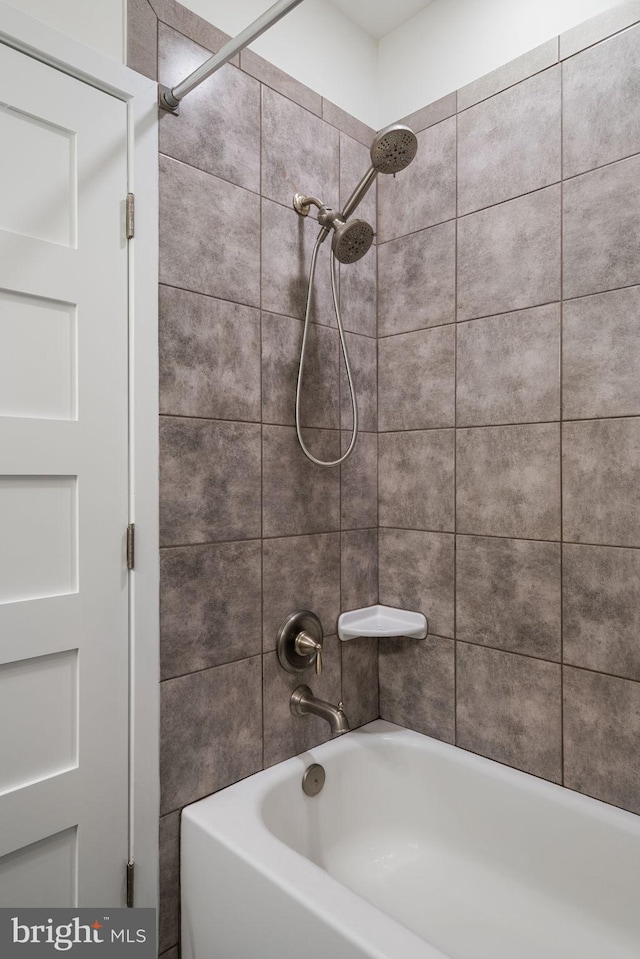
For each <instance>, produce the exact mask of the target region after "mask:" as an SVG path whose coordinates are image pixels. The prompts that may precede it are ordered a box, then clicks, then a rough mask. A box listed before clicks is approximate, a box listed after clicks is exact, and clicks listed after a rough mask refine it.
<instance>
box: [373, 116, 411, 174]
mask: <svg viewBox="0 0 640 959" xmlns="http://www.w3.org/2000/svg"><path fill="white" fill-rule="evenodd" d="M417 152H418V138H417V137H416V135H415V133H414V132H413V130H411V129H410V127H406V126H404V124H402V123H393V124H392V125H391V126H389V127H385V128H384V130H380V132H379V133H377V134H376V135H375V137H374V140H373V143H372V144H371V166H372V167H373V169H374V170H375V171H376V173H399V172H400V171H401V170H404V169H405V167H408V166H409V164H410V163H411V161H412V160H413V158H414V157H415V155H416V153H417Z"/></svg>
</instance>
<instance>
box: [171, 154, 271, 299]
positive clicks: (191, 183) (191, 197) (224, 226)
mask: <svg viewBox="0 0 640 959" xmlns="http://www.w3.org/2000/svg"><path fill="white" fill-rule="evenodd" d="M160 282H161V283H166V284H168V285H169V286H177V287H180V288H181V289H186V290H193V291H195V292H196V293H207V294H208V295H209V296H217V297H220V298H221V299H223V300H233V301H234V302H235V303H246V304H247V305H248V306H259V305H260V199H259V197H257V196H256V195H255V194H253V193H249V192H248V191H247V190H243V189H241V188H240V187H238V186H235V185H234V184H232V183H228V182H227V181H226V180H221V179H220V178H219V177H214V176H211V174H209V173H204V172H203V171H202V170H196V169H194V168H193V167H190V166H186V164H184V163H180V162H178V161H177V160H172V159H170V158H169V157H164V156H161V157H160Z"/></svg>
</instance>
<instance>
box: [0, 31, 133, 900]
mask: <svg viewBox="0 0 640 959" xmlns="http://www.w3.org/2000/svg"><path fill="white" fill-rule="evenodd" d="M126 192H127V113H126V105H125V104H124V103H123V102H122V101H120V100H117V99H115V98H114V97H110V96H108V95H107V94H105V93H103V92H100V91H98V90H96V89H94V88H93V87H91V86H89V85H88V84H85V83H82V82H80V81H79V80H76V79H74V78H72V77H70V76H68V75H66V74H64V73H61V72H59V71H57V70H55V69H53V68H52V67H49V66H47V65H45V64H43V63H41V62H39V61H37V60H34V59H32V58H30V57H28V56H26V55H24V54H22V53H19V52H17V51H16V50H13V49H11V48H9V47H6V46H4V45H0V905H2V906H21V907H26V906H43V907H44V906H98V905H105V906H119V905H124V876H125V864H126V859H127V828H128V801H127V792H128V712H129V711H128V581H127V579H128V576H127V569H126V561H125V550H124V542H125V531H126V526H127V517H128V453H127V450H128V425H127V422H128V396H127V390H128V380H127V370H128V354H127V338H128V319H127V249H126V247H127V242H126V238H125V233H124V200H125V197H126Z"/></svg>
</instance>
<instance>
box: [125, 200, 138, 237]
mask: <svg viewBox="0 0 640 959" xmlns="http://www.w3.org/2000/svg"><path fill="white" fill-rule="evenodd" d="M135 225H136V200H135V197H134V195H133V193H127V240H132V239H133V236H134V233H135Z"/></svg>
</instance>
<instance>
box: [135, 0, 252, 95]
mask: <svg viewBox="0 0 640 959" xmlns="http://www.w3.org/2000/svg"><path fill="white" fill-rule="evenodd" d="M149 2H150V4H151V6H152V7H153V9H154V10H155V12H156V14H157V15H158V19H159V20H160V21H161V22H162V23H166V25H167V26H168V27H172V28H173V29H174V30H177V31H178V33H182V34H183V35H184V36H185V37H188V38H189V39H190V40H193V42H194V43H199V44H201V45H202V46H203V47H206V48H207V50H208V51H209V52H210V53H217V52H218V50H220V48H221V47H223V46H224V44H225V43H227V42H228V41H229V40H230V39H231V37H230V36H229V34H228V33H224V32H223V31H222V30H219V29H218V28H217V27H214V25H213V24H212V23H210V22H209V21H208V20H204V19H203V18H202V17H199V16H198V14H197V13H194V12H193V11H192V10H189V8H188V7H185V5H184V4H183V3H179V2H178V0H149ZM230 62H231V63H235V64H236V65H237V64H238V62H239V58H238V56H235V57H234V58H233V60H231V61H230ZM181 79H182V78H181Z"/></svg>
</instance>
